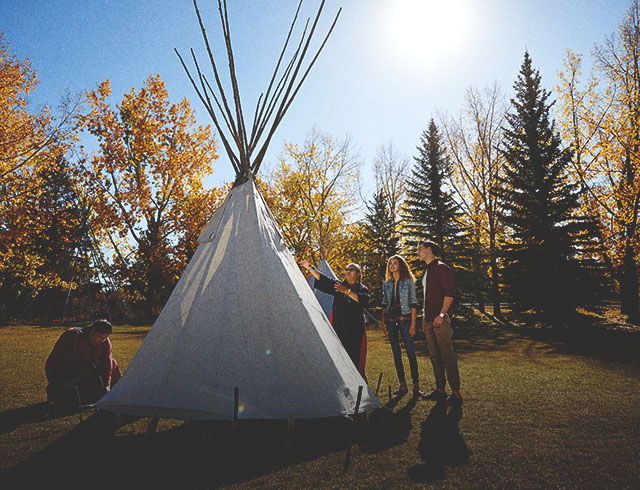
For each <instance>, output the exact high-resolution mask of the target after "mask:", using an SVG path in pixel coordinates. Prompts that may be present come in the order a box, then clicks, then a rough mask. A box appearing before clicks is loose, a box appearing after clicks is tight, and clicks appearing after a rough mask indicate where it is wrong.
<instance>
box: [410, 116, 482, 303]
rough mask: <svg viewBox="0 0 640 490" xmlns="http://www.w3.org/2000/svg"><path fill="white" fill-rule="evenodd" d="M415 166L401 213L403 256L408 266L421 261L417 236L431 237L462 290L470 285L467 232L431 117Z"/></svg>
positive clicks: (440, 141) (449, 169)
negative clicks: (405, 246) (450, 267)
mask: <svg viewBox="0 0 640 490" xmlns="http://www.w3.org/2000/svg"><path fill="white" fill-rule="evenodd" d="M420 141H421V145H420V146H419V147H417V149H418V155H419V156H417V157H414V160H415V166H414V168H413V171H412V175H411V177H410V178H409V179H408V181H407V199H406V201H405V208H404V214H403V221H404V229H405V233H406V234H407V240H406V244H407V245H408V246H409V247H411V248H410V253H407V257H408V259H409V261H410V262H411V264H412V266H413V267H414V268H417V269H422V268H423V267H424V264H421V263H418V261H417V259H416V258H415V247H416V245H417V243H418V242H419V241H420V240H423V239H424V240H432V241H434V242H435V243H437V244H438V245H439V246H440V249H441V251H442V253H441V255H442V258H443V260H445V261H446V262H447V263H448V264H449V265H450V266H452V267H453V268H454V269H455V273H454V274H455V281H456V288H457V289H458V290H459V292H461V293H463V294H466V293H469V292H471V290H472V289H473V288H472V286H471V277H470V274H469V270H470V247H469V246H468V240H469V236H468V233H467V231H466V229H465V227H464V226H463V223H462V220H461V219H460V208H459V206H458V204H457V203H456V202H455V200H454V199H453V195H452V193H451V192H450V191H449V190H448V184H449V182H450V178H451V173H452V169H451V164H450V162H449V158H448V157H447V154H446V152H445V148H444V145H443V143H442V139H441V136H440V132H439V130H438V127H437V126H436V123H435V122H434V121H433V119H432V120H431V122H430V123H429V129H428V130H427V131H424V132H423V133H422V136H421V138H420Z"/></svg>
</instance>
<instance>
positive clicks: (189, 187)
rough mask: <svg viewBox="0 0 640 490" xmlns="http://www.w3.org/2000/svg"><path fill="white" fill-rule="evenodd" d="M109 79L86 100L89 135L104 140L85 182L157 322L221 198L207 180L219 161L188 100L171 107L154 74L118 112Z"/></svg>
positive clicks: (132, 286) (128, 277) (138, 295)
mask: <svg viewBox="0 0 640 490" xmlns="http://www.w3.org/2000/svg"><path fill="white" fill-rule="evenodd" d="M110 94H111V88H110V84H109V81H108V80H105V81H104V82H102V84H100V86H99V87H98V88H97V89H96V90H93V91H91V92H88V93H87V98H88V104H89V111H88V112H87V113H86V114H85V115H83V116H82V117H81V124H82V126H83V128H85V129H86V130H87V131H89V132H90V133H91V134H93V135H94V136H95V137H96V138H97V140H98V148H99V150H98V152H97V154H96V155H95V156H94V157H93V158H91V159H89V160H88V161H87V164H86V166H85V178H86V182H87V185H88V188H89V189H90V192H91V196H92V206H93V208H94V210H95V219H94V223H95V224H96V226H97V228H98V229H99V230H104V231H103V233H102V238H103V239H104V243H105V244H106V245H109V246H111V247H112V248H113V250H114V252H115V255H114V257H115V260H116V262H117V264H118V268H119V269H120V270H121V274H122V279H123V280H124V281H126V283H127V284H128V286H129V290H130V292H131V294H132V297H133V298H134V299H139V300H140V301H141V303H142V304H143V312H144V316H145V317H146V318H147V319H151V318H152V317H153V315H154V313H155V311H156V307H157V306H159V305H161V304H163V302H164V300H165V299H166V298H167V297H168V295H169V294H170V292H171V289H172V286H173V285H174V284H175V281H176V280H177V277H179V276H180V275H181V273H182V269H183V268H184V266H185V264H186V261H187V260H188V258H189V255H190V254H192V253H193V250H194V247H195V245H194V242H195V238H197V233H198V232H199V231H200V230H201V229H202V227H203V226H204V224H205V223H206V219H207V218H208V217H209V216H210V215H211V213H212V212H213V209H215V207H216V206H217V204H218V203H219V201H220V199H221V193H220V192H219V191H215V190H213V191H205V190H204V189H203V186H202V178H203V177H204V176H205V175H208V174H210V173H211V172H212V171H213V162H214V161H215V160H216V159H217V158H218V156H217V154H216V149H217V147H216V143H215V141H214V139H213V137H212V135H211V130H210V128H209V126H206V127H202V126H196V123H195V116H194V113H193V111H192V110H191V108H190V106H189V102H188V101H187V99H183V100H182V101H180V102H179V103H177V104H171V103H170V101H169V97H168V93H167V90H166V88H165V85H164V82H163V81H162V80H161V79H160V76H159V75H152V76H150V77H149V78H148V79H147V80H145V82H144V86H143V88H141V89H140V90H136V89H135V88H132V89H131V91H130V92H128V93H127V94H125V95H124V97H123V99H122V101H121V102H120V104H118V105H116V106H115V108H113V107H112V106H111V105H110V104H109V102H108V100H107V99H108V97H109V95H110Z"/></svg>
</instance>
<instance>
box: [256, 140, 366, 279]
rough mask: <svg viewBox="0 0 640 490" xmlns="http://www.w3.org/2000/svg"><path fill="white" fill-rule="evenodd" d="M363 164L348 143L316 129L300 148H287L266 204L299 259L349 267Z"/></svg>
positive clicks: (269, 186) (269, 181)
mask: <svg viewBox="0 0 640 490" xmlns="http://www.w3.org/2000/svg"><path fill="white" fill-rule="evenodd" d="M359 167H360V162H359V160H358V158H357V156H356V155H354V154H353V150H352V149H351V143H350V141H349V140H348V139H345V140H342V141H340V140H338V139H336V138H334V137H332V136H330V135H328V134H326V133H322V132H320V131H318V130H317V129H315V128H314V129H313V130H312V131H311V132H310V133H309V134H308V135H307V138H306V140H305V142H304V146H303V147H302V148H300V147H299V146H298V145H295V144H290V143H288V144H286V145H285V158H283V159H282V160H281V162H280V165H279V166H278V167H277V168H276V169H275V170H274V171H273V172H272V173H271V175H270V176H269V177H268V178H267V179H266V182H267V184H266V188H263V193H264V195H265V200H266V201H267V203H268V205H269V208H270V209H271V211H272V212H273V215H274V216H275V218H276V221H277V222H278V225H279V226H280V229H281V231H282V233H283V236H284V238H285V240H286V242H287V244H288V245H289V247H290V248H291V250H292V252H293V253H294V255H296V256H300V257H308V258H310V260H313V261H315V262H317V261H319V260H320V259H325V260H327V261H329V262H330V263H332V264H333V263H336V264H339V265H340V266H342V265H346V264H344V260H345V255H344V250H345V248H344V247H345V246H344V242H345V241H349V240H350V239H351V238H350V236H349V233H350V232H351V231H353V230H351V229H350V227H349V223H350V219H349V218H350V215H351V213H352V211H353V209H354V207H355V205H356V202H357V182H358V180H357V179H358V175H359Z"/></svg>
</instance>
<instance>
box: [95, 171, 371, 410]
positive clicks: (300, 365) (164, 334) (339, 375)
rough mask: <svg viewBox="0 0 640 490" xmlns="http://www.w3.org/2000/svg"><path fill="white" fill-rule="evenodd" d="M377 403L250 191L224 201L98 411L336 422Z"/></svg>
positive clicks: (244, 188)
mask: <svg viewBox="0 0 640 490" xmlns="http://www.w3.org/2000/svg"><path fill="white" fill-rule="evenodd" d="M359 386H362V387H363V394H362V400H361V403H360V411H368V410H371V409H373V408H375V407H377V406H378V405H379V404H380V403H379V401H378V400H377V398H376V397H375V395H374V394H373V392H372V391H371V390H370V389H369V388H368V387H367V384H366V382H365V381H364V380H363V379H362V377H361V376H360V374H359V373H358V371H357V370H356V368H355V366H353V364H352V362H351V360H350V359H349V357H348V355H347V353H346V352H345V350H344V349H343V347H342V345H341V343H340V341H339V340H338V338H337V336H336V335H335V333H334V331H333V329H332V328H331V326H330V324H329V322H328V320H327V318H326V316H325V314H324V313H323V311H322V309H321V307H320V304H319V303H318V301H317V299H316V297H315V296H314V293H313V291H312V289H311V288H310V287H309V285H308V284H307V283H306V281H305V278H304V275H303V274H302V272H301V271H300V269H299V268H298V265H297V264H296V262H295V260H294V258H293V256H292V255H291V253H290V251H289V250H288V249H287V247H286V246H285V244H284V242H283V240H282V237H281V236H280V233H279V231H278V229H277V225H276V223H275V221H274V219H273V216H272V215H271V213H270V211H269V209H268V207H267V206H266V204H265V202H264V200H263V199H262V196H261V195H260V194H259V192H258V190H257V189H256V187H255V184H254V182H253V179H249V181H248V182H246V183H245V184H242V185H241V186H238V187H236V188H234V189H232V190H231V191H230V193H229V195H228V196H227V198H226V200H225V202H224V203H223V204H222V205H221V207H220V208H219V209H218V211H217V212H216V213H215V214H214V216H213V218H212V219H211V220H210V222H209V223H208V224H207V226H206V227H205V229H204V230H203V232H202V234H201V236H200V245H199V247H198V249H197V251H196V253H195V254H194V256H193V258H192V259H191V261H190V262H189V265H188V266H187V268H186V270H185V272H184V274H183V275H182V277H181V278H180V281H179V282H178V284H177V285H176V287H175V290H174V291H173V293H172V295H171V297H170V298H169V300H168V302H167V304H166V305H165V307H164V309H163V310H162V313H161V314H160V316H159V317H158V319H157V321H156V322H155V324H154V325H153V327H152V329H151V330H150V331H149V333H148V335H147V337H146V338H145V340H144V341H143V343H142V345H141V346H140V348H139V350H138V352H137V353H136V355H135V356H134V358H133V359H132V361H131V363H130V364H129V366H128V367H127V369H126V372H125V374H124V376H123V377H122V379H121V380H120V381H119V382H118V383H117V384H116V385H115V386H114V387H113V389H112V390H111V391H110V392H109V393H107V394H106V395H105V396H104V397H103V398H102V399H101V400H100V401H99V402H98V403H97V404H96V406H98V407H99V408H102V409H106V410H112V411H117V412H120V413H126V414H132V415H140V416H148V417H167V418H178V419H194V420H206V419H232V418H233V414H234V407H235V404H234V387H238V389H239V411H238V418H239V419H289V418H315V417H328V416H336V415H346V414H350V413H353V412H354V410H355V404H356V397H357V393H358V387H359Z"/></svg>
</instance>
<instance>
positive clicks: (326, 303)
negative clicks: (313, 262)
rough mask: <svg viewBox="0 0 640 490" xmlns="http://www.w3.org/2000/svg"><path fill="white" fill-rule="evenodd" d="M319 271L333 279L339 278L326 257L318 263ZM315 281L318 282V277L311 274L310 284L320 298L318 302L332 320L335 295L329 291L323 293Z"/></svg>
mask: <svg viewBox="0 0 640 490" xmlns="http://www.w3.org/2000/svg"><path fill="white" fill-rule="evenodd" d="M318 271H320V272H321V273H323V274H324V275H325V276H327V277H330V278H331V279H334V280H336V281H337V280H338V276H336V275H335V274H334V272H333V270H332V269H331V266H330V265H329V262H327V261H326V260H324V259H322V260H321V261H320V262H319V263H318ZM315 283H316V278H315V277H313V276H309V286H311V287H312V288H313V292H314V293H315V295H316V298H318V303H320V306H322V311H324V314H325V315H327V318H328V319H329V321H331V309H332V308H333V296H331V295H330V294H327V293H323V292H322V291H320V290H319V289H316V288H315Z"/></svg>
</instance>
